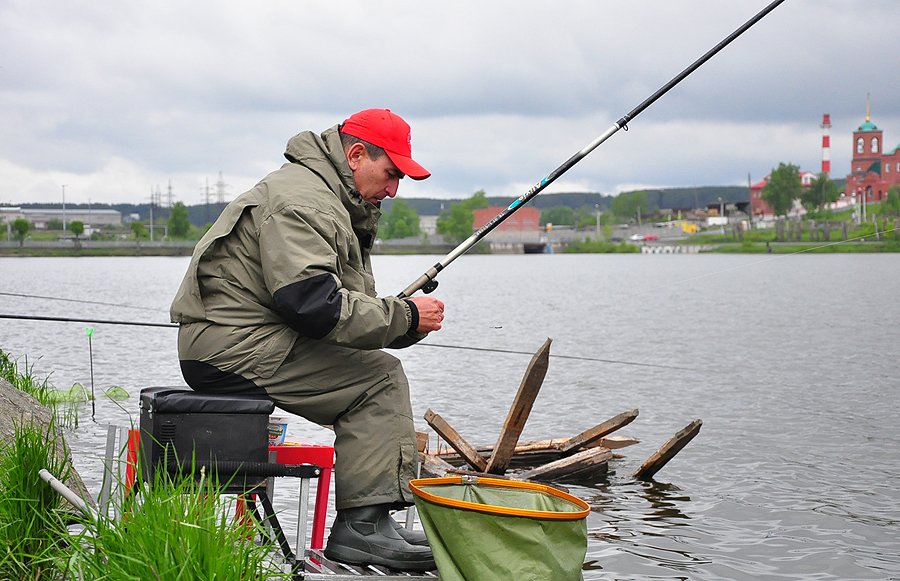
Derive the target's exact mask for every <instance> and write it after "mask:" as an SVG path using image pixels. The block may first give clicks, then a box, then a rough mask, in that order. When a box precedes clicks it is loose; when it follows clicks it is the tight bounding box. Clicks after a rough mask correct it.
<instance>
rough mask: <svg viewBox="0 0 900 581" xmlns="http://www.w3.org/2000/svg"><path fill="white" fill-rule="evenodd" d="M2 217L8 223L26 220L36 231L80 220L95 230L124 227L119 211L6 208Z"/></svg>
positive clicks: (0, 211) (2, 212)
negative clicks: (53, 222)
mask: <svg viewBox="0 0 900 581" xmlns="http://www.w3.org/2000/svg"><path fill="white" fill-rule="evenodd" d="M0 217H2V218H3V219H4V220H5V221H6V222H7V223H12V222H13V221H14V220H16V219H18V218H24V219H26V220H28V222H29V223H31V224H32V225H33V226H34V228H35V230H46V229H47V228H48V227H49V225H50V222H51V221H53V220H55V221H58V222H63V221H65V223H66V225H67V226H68V225H69V224H71V223H72V222H74V221H76V220H78V221H79V222H82V223H83V224H84V225H85V226H93V227H94V228H99V227H103V226H121V225H122V213H121V212H119V211H118V210H90V209H88V210H85V209H82V208H73V209H70V210H66V211H65V212H63V210H62V209H56V208H18V207H10V206H6V207H2V208H0Z"/></svg>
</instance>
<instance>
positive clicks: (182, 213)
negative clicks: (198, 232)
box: [168, 202, 191, 238]
mask: <svg viewBox="0 0 900 581" xmlns="http://www.w3.org/2000/svg"><path fill="white" fill-rule="evenodd" d="M168 226H169V235H170V236H172V237H174V238H184V237H186V236H187V235H188V232H190V231H191V221H190V219H189V218H188V209H187V206H185V205H184V203H183V202H176V203H175V205H174V206H172V213H171V214H170V215H169V222H168Z"/></svg>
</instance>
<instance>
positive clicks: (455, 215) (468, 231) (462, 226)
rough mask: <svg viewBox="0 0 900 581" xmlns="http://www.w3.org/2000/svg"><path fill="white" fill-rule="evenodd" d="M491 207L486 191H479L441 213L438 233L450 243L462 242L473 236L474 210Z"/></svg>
mask: <svg viewBox="0 0 900 581" xmlns="http://www.w3.org/2000/svg"><path fill="white" fill-rule="evenodd" d="M489 206H490V204H489V203H488V201H487V194H485V193H484V190H478V191H477V192H475V193H474V194H472V197H471V198H469V199H467V200H463V201H462V202H457V203H456V204H453V205H452V206H450V207H449V208H447V209H446V210H444V211H443V212H441V215H440V216H438V219H437V225H436V226H437V233H438V234H441V235H442V236H443V237H444V238H445V239H447V240H448V241H449V242H462V241H463V240H465V239H466V238H468V237H469V236H471V235H472V225H473V224H474V223H475V212H474V211H473V210H475V209H476V208H487V207H489Z"/></svg>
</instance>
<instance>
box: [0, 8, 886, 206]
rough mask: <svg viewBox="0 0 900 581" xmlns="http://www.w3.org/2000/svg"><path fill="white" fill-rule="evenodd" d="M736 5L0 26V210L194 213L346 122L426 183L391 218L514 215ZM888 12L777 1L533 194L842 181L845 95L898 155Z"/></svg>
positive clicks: (108, 14)
mask: <svg viewBox="0 0 900 581" xmlns="http://www.w3.org/2000/svg"><path fill="white" fill-rule="evenodd" d="M763 5H764V4H763V3H762V2H751V1H748V0H736V1H732V2H717V1H714V0H685V1H681V2H665V1H662V0H634V1H631V2H626V1H624V0H617V1H607V2H591V1H587V0H585V1H575V2H566V3H548V2H534V1H522V2H515V3H513V2H477V3H476V2H472V1H471V0H461V1H460V2H454V3H444V4H436V3H422V2H413V1H407V0H404V1H398V2H391V3H371V2H364V1H362V0H355V1H352V2H342V3H323V2H319V3H312V2H289V1H287V0H272V1H268V2H261V3H260V2H256V3H251V2H232V3H214V2H209V1H208V0H200V1H198V2H191V3H177V2H174V1H171V0H163V1H160V2H155V3H141V2H136V1H134V0H125V1H123V2H116V3H112V4H107V5H101V4H97V3H95V2H87V1H84V0H73V1H72V2H66V3H62V4H60V3H57V2H49V1H48V0H33V1H29V2H26V1H24V0H12V1H10V2H7V3H4V4H3V6H0V105H2V107H0V127H2V128H3V131H2V133H3V139H2V140H0V203H7V202H12V203H20V202H30V201H56V200H57V199H58V197H59V192H60V185H61V184H63V183H65V184H67V187H68V189H67V197H68V198H69V199H70V200H72V201H87V200H88V199H92V200H94V201H108V202H113V201H122V202H139V201H143V200H146V198H147V196H148V192H149V191H150V189H151V188H154V187H155V186H157V185H159V186H161V187H163V188H165V184H167V183H168V181H169V180H172V183H173V187H174V190H175V195H176V198H179V199H182V200H183V201H185V202H186V203H198V202H199V201H200V200H201V195H202V189H203V187H204V184H205V180H206V179H207V178H208V179H209V180H210V181H215V179H216V176H217V174H218V172H219V171H222V172H223V174H224V176H225V179H226V181H227V182H228V183H229V184H230V187H229V191H230V192H231V193H232V194H236V193H239V192H240V191H242V190H243V189H246V188H247V187H249V186H251V185H252V184H253V183H255V181H257V180H258V179H259V178H261V177H262V176H263V175H264V174H265V173H267V172H268V171H271V170H272V169H274V168H276V167H278V165H279V164H280V163H281V162H282V158H281V151H282V149H283V145H284V143H285V142H286V141H287V139H288V138H289V137H290V136H291V135H293V134H294V133H296V132H297V131H299V130H303V129H315V130H322V129H325V128H327V127H329V126H331V125H333V124H335V123H337V122H339V121H341V120H342V119H343V118H345V117H346V116H347V115H349V114H350V113H352V112H353V111H356V110H358V109H362V108H366V107H371V106H377V107H390V108H392V109H394V110H395V111H397V112H399V113H400V114H402V115H404V116H405V117H406V118H407V120H408V121H410V123H411V124H412V126H413V146H414V152H415V155H416V157H417V158H419V159H420V161H421V162H422V163H423V164H424V165H426V167H428V168H429V169H430V170H431V171H432V173H433V174H434V175H433V177H432V178H431V179H430V180H427V181H425V182H421V183H404V184H403V186H402V188H401V195H412V196H426V195H433V196H443V197H447V196H456V197H459V196H467V195H469V194H471V193H472V192H473V191H475V190H477V189H480V188H484V189H486V190H487V191H488V193H489V194H496V195H513V194H520V193H522V192H523V191H524V189H527V187H530V185H532V184H533V183H535V182H537V181H538V180H539V179H541V178H542V177H544V176H545V175H547V174H548V173H549V172H550V171H552V170H553V169H554V168H555V167H557V166H558V165H560V164H561V163H562V162H563V161H565V160H566V159H567V158H568V157H569V156H570V155H572V154H573V153H575V152H576V151H578V150H579V149H580V148H581V147H583V146H584V145H586V144H587V143H589V142H590V141H591V140H592V139H593V138H594V137H596V136H597V135H598V134H600V133H601V132H603V131H604V130H606V129H607V128H608V127H609V126H610V125H611V124H612V123H613V122H614V121H616V120H617V119H618V118H619V117H621V116H622V115H623V114H625V113H627V112H628V111H630V110H631V109H632V108H633V107H635V106H636V105H637V104H638V103H640V102H642V101H643V100H644V99H645V98H646V97H648V96H649V95H650V94H652V93H653V92H654V91H655V90H656V89H658V88H659V87H660V86H662V85H663V84H664V83H665V82H667V81H668V80H669V79H670V78H671V77H673V76H674V75H675V74H677V73H678V72H679V71H681V70H682V69H684V68H685V67H686V66H687V65H688V64H690V63H691V62H692V61H693V60H694V59H696V58H697V57H699V56H700V55H701V54H703V53H704V52H705V51H706V50H708V49H709V48H711V47H712V46H714V45H715V44H717V43H718V42H719V41H720V40H721V39H722V38H724V37H725V36H726V35H727V34H729V33H730V32H731V31H732V30H734V29H735V28H737V27H738V26H739V25H741V24H742V23H743V22H744V21H746V20H747V19H748V18H750V17H751V16H752V15H753V14H755V13H756V11H758V10H759V9H761V8H762V6H763ZM898 21H900V4H898V3H897V2H896V1H895V0H875V1H872V2H866V3H857V2H849V1H846V0H844V1H839V0H825V1H812V0H788V1H786V2H785V3H784V4H783V5H782V6H780V7H779V8H777V9H776V10H775V11H774V12H773V13H772V14H770V15H769V16H768V17H766V18H765V19H764V20H763V21H762V22H760V23H759V24H757V25H756V26H755V27H754V28H753V29H751V30H750V31H748V32H747V33H746V34H745V35H744V36H742V37H741V38H739V39H737V40H736V41H735V42H734V43H733V44H732V45H731V46H729V47H727V48H726V49H724V50H723V51H722V52H721V53H720V54H719V55H718V56H716V57H715V58H714V59H712V60H711V61H710V62H708V63H707V64H706V65H704V66H703V67H702V68H701V69H699V70H698V71H697V72H696V73H695V74H694V75H692V76H691V77H689V78H688V79H686V80H685V81H684V82H683V83H682V84H681V85H679V86H678V87H676V88H675V89H674V90H673V91H671V92H670V93H669V94H668V95H666V96H665V97H663V98H662V99H661V100H659V101H658V102H657V103H655V104H654V105H653V106H651V107H650V108H649V109H647V110H646V111H645V112H644V113H643V114H642V115H641V116H640V117H638V118H637V119H636V120H634V121H633V122H632V123H631V125H630V131H629V132H628V133H624V132H620V133H619V134H617V135H616V136H615V137H614V138H613V139H611V140H610V141H609V142H607V143H605V144H603V145H602V146H601V147H600V148H598V149H597V150H596V151H595V152H594V153H592V154H591V155H590V156H589V157H588V158H586V159H585V160H583V161H582V162H581V163H579V164H578V165H577V166H576V167H575V168H573V169H572V170H570V172H569V173H567V174H566V175H565V176H563V178H561V179H560V180H559V181H558V182H557V184H554V186H553V188H552V189H555V190H565V189H577V190H591V191H602V192H606V193H614V192H616V191H618V190H619V189H621V188H622V187H627V186H628V185H634V184H643V185H647V186H691V185H708V184H741V183H746V179H747V174H748V173H750V174H751V175H752V176H753V179H759V178H761V177H762V176H763V175H764V174H765V173H767V172H768V171H769V170H771V168H773V167H775V166H777V164H778V163H779V162H782V161H791V162H793V163H797V164H799V165H801V166H802V167H804V168H806V169H810V170H812V171H816V170H817V169H818V167H819V162H820V159H821V150H820V147H819V145H820V143H821V130H820V128H819V121H820V119H821V115H822V113H826V112H827V113H830V114H831V115H832V122H833V124H834V127H833V128H832V131H831V133H832V155H831V157H832V160H833V163H832V165H833V174H834V175H835V176H836V177H842V176H843V175H844V174H845V173H846V172H847V171H848V169H849V159H850V153H851V144H850V133H851V132H852V131H853V129H855V128H856V127H857V126H858V125H859V124H860V123H861V122H862V121H863V119H864V115H865V99H866V93H867V92H869V93H871V95H872V115H873V121H874V122H875V123H876V124H877V125H878V126H879V127H880V128H882V129H884V131H885V141H886V144H885V145H886V146H888V148H892V147H893V146H894V145H895V144H900V70H898V69H900V66H898V60H897V58H896V55H895V54H894V50H893V39H894V38H895V30H894V29H895V27H896V22H898Z"/></svg>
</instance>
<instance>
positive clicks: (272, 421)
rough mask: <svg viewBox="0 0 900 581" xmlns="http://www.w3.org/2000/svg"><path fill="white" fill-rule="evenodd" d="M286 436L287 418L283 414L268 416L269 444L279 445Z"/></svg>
mask: <svg viewBox="0 0 900 581" xmlns="http://www.w3.org/2000/svg"><path fill="white" fill-rule="evenodd" d="M286 437H287V418H286V417H284V416H269V445H270V446H280V445H281V444H284V439H285V438H286Z"/></svg>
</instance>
